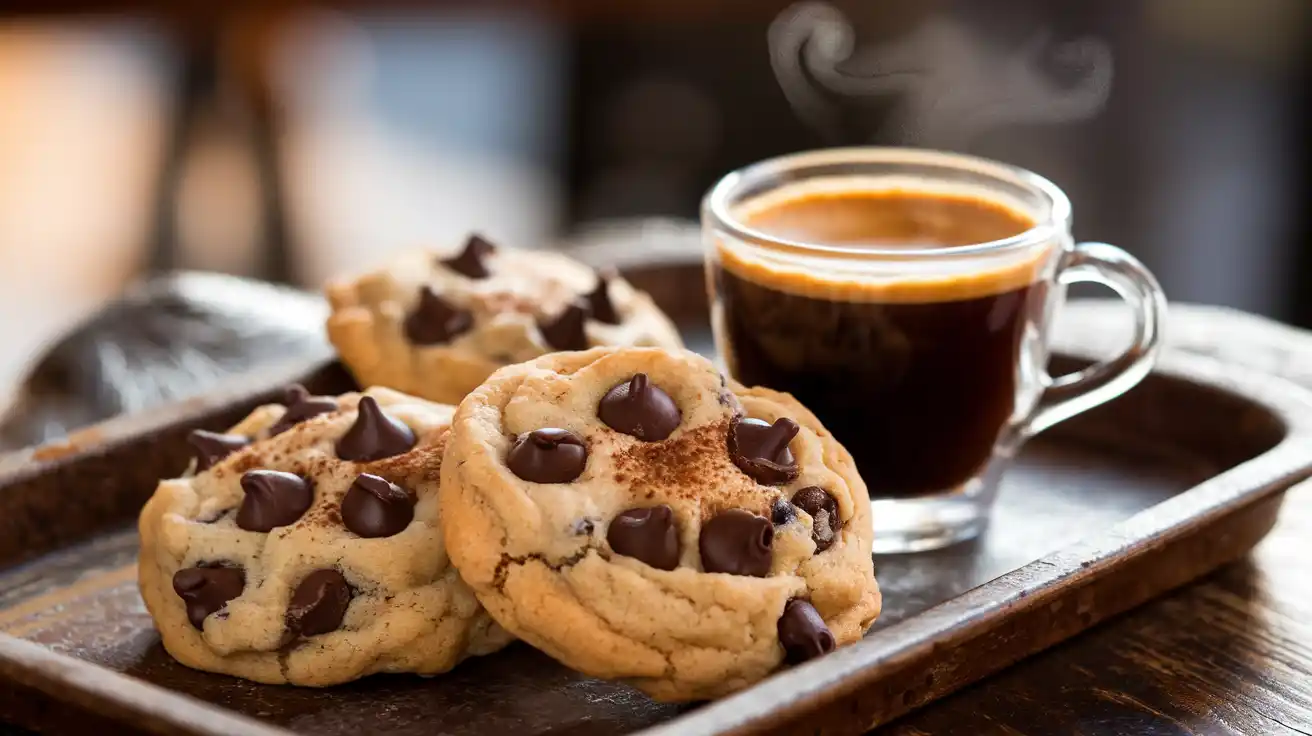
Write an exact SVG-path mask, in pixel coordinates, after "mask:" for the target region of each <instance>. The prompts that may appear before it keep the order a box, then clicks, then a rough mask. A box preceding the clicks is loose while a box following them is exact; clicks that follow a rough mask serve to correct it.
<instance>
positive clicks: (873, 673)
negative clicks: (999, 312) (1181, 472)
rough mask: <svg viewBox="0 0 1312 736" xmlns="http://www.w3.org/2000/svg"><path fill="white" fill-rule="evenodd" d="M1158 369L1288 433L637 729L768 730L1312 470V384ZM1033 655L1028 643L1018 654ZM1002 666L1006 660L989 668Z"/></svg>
mask: <svg viewBox="0 0 1312 736" xmlns="http://www.w3.org/2000/svg"><path fill="white" fill-rule="evenodd" d="M1059 354H1062V355H1069V356H1072V357H1077V358H1095V357H1096V354H1095V351H1093V350H1090V349H1086V348H1080V347H1076V346H1063V347H1062V349H1061V350H1060V351H1059ZM1152 373H1153V374H1157V375H1163V376H1166V377H1169V378H1175V379H1182V380H1185V381H1188V382H1190V383H1194V384H1197V385H1201V386H1205V387H1208V388H1212V389H1219V390H1221V391H1223V392H1225V393H1228V394H1231V395H1234V396H1238V397H1240V398H1243V399H1245V400H1247V401H1249V402H1251V403H1254V404H1257V405H1259V406H1261V407H1263V408H1264V409H1266V410H1267V411H1269V412H1271V413H1272V414H1273V415H1275V416H1276V417H1278V418H1279V419H1280V420H1281V421H1282V422H1283V423H1284V425H1285V427H1286V435H1285V436H1284V437H1283V438H1282V439H1281V440H1280V442H1279V443H1277V444H1276V445H1275V446H1274V447H1272V448H1271V449H1269V450H1267V451H1266V452H1264V453H1262V454H1260V455H1258V456H1256V457H1253V458H1251V459H1249V460H1247V461H1244V462H1242V463H1240V464H1239V465H1236V466H1235V467H1233V468H1230V469H1229V470H1226V471H1224V472H1222V473H1220V474H1218V475H1215V476H1213V477H1211V478H1209V479H1207V480H1205V481H1203V482H1202V483H1199V484H1198V485H1196V486H1193V487H1192V488H1189V489H1187V490H1185V491H1183V492H1181V493H1179V494H1176V495H1175V496H1173V497H1171V498H1169V499H1167V500H1165V501H1163V502H1161V503H1158V504H1154V505H1153V506H1150V507H1148V508H1146V509H1143V510H1142V511H1139V512H1138V513H1136V514H1134V515H1133V516H1131V517H1130V518H1128V519H1125V520H1123V521H1121V522H1119V523H1117V524H1114V525H1112V526H1111V527H1109V528H1107V529H1104V530H1103V531H1101V532H1098V533H1096V534H1094V535H1092V536H1090V537H1087V538H1084V539H1082V540H1079V541H1076V542H1074V543H1072V544H1069V545H1066V546H1065V547H1062V548H1060V549H1057V550H1054V551H1053V552H1051V553H1049V554H1047V555H1044V556H1043V557H1040V558H1038V559H1036V560H1034V561H1032V562H1030V563H1028V564H1026V565H1022V566H1021V567H1018V568H1016V569H1014V570H1012V571H1010V572H1007V573H1005V574H1003V575H1001V576H999V577H997V578H994V579H993V580H990V581H989V582H986V583H983V584H982V585H979V586H976V587H975V588H972V589H970V590H968V591H965V592H963V593H961V594H960V595H957V596H955V597H953V598H950V599H948V600H946V601H943V602H942V603H939V604H937V605H935V606H932V607H930V608H929V609H926V610H925V611H922V612H921V613H918V614H916V615H914V616H911V617H910V618H907V619H905V620H903V621H900V622H898V623H896V624H893V625H892V626H889V627H888V628H886V629H883V630H881V631H879V632H876V633H875V634H874V635H872V636H869V637H867V638H865V639H862V640H861V641H859V642H857V643H855V644H852V645H849V646H847V647H843V648H842V649H840V650H838V651H836V652H834V653H832V654H830V655H828V656H825V657H823V658H820V659H815V660H811V661H809V662H805V663H803V664H801V665H797V666H795V667H792V668H790V669H788V670H784V671H781V672H778V673H775V674H773V675H771V676H770V677H768V678H766V679H765V680H762V681H761V682H758V683H756V684H755V685H753V686H752V687H749V688H747V689H745V690H742V691H740V692H738V693H734V694H732V695H729V696H726V697H724V698H721V699H719V700H717V701H715V702H712V703H707V704H706V705H704V706H702V707H700V708H698V709H696V710H694V711H691V712H689V713H686V714H683V715H680V716H676V717H675V718H672V719H670V720H669V721H666V722H664V723H660V724H657V725H655V726H652V727H649V728H646V729H643V730H642V731H638V732H637V733H636V734H635V735H634V736H675V735H676V734H677V736H724V735H727V734H740V733H741V734H747V733H762V732H766V731H767V730H768V729H769V728H771V727H772V726H774V725H777V724H779V723H780V722H786V721H788V720H791V719H792V718H795V717H797V716H799V715H801V714H804V713H806V712H808V711H810V710H814V709H816V708H819V707H821V706H822V705H824V704H825V702H826V701H828V700H832V699H836V698H838V697H841V696H843V695H846V694H850V693H852V692H855V691H857V690H859V689H860V688H861V687H862V686H863V685H868V684H873V682H874V681H876V680H877V679H878V678H879V677H880V676H881V675H883V674H886V673H889V672H890V671H891V672H896V671H897V670H899V669H900V668H901V667H903V666H905V665H906V664H908V663H910V662H912V661H914V660H915V659H917V658H918V657H920V656H924V655H925V654H926V653H928V652H930V651H932V650H933V649H934V648H935V647H940V646H943V645H944V644H945V643H949V644H950V643H951V641H952V640H954V639H956V640H960V639H962V638H966V637H968V636H969V635H970V634H972V633H974V632H977V631H987V630H988V629H989V628H990V627H991V626H993V625H995V624H997V623H998V622H1000V621H1001V620H1003V619H1004V618H1005V617H1006V616H1007V614H1008V613H1009V612H1010V610H1011V609H1013V608H1015V607H1017V606H1018V605H1019V604H1021V602H1022V601H1024V602H1025V603H1026V604H1028V605H1034V604H1036V603H1041V602H1043V598H1044V595H1043V593H1044V592H1045V591H1048V592H1050V591H1052V590H1055V586H1056V584H1057V583H1061V582H1066V581H1076V580H1081V579H1093V578H1096V577H1099V576H1100V575H1101V574H1103V573H1106V572H1108V571H1110V570H1112V569H1114V568H1115V567H1116V566H1117V564H1118V562H1120V561H1122V560H1123V559H1125V558H1127V557H1128V556H1129V555H1130V553H1132V552H1134V551H1136V550H1141V549H1144V548H1148V547H1155V546H1159V545H1162V544H1165V543H1167V542H1170V541H1172V540H1175V539H1179V538H1180V537H1182V536H1185V535H1186V534H1187V533H1188V532H1189V530H1191V529H1193V528H1196V527H1200V526H1204V525H1206V524H1207V523H1208V522H1210V521H1214V520H1216V519H1220V518H1223V517H1225V516H1227V515H1229V514H1230V513H1233V512H1235V511H1238V510H1239V509H1241V508H1243V507H1246V506H1249V505H1251V504H1254V503H1256V502H1258V501H1261V500H1262V499H1264V498H1267V497H1270V496H1272V495H1276V494H1280V493H1284V492H1285V491H1287V490H1289V488H1291V487H1293V486H1294V485H1297V484H1298V483H1300V482H1302V481H1305V480H1307V479H1308V478H1312V391H1310V390H1309V389H1306V388H1304V387H1302V386H1300V385H1298V384H1296V383H1294V382H1292V381H1289V380H1287V379H1284V378H1281V377H1280V376H1276V375H1273V374H1268V373H1263V372H1260V371H1257V370H1255V369H1252V368H1248V367H1244V366H1239V365H1235V364H1233V363H1227V362H1224V361H1222V360H1219V359H1216V358H1211V357H1207V356H1201V355H1196V354H1187V353H1172V354H1167V355H1162V356H1161V357H1160V359H1159V360H1158V362H1157V364H1156V365H1155V366H1154V368H1153V371H1152ZM1040 651H1041V650H1040ZM1035 653H1037V652H1029V653H1026V654H1025V655H1023V656H1022V657H1021V658H1020V659H1021V660H1024V659H1026V658H1028V657H1030V656H1032V655H1033V654H1035ZM1008 666H1009V665H1008ZM1001 669H1005V667H1000V668H999V669H998V670H995V671H994V672H991V673H990V674H993V673H995V672H997V671H1000V670H1001ZM939 697H942V695H940V696H939ZM871 727H873V725H866V726H864V728H867V729H868V728H871Z"/></svg>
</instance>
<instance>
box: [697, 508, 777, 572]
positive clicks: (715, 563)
mask: <svg viewBox="0 0 1312 736" xmlns="http://www.w3.org/2000/svg"><path fill="white" fill-rule="evenodd" d="M773 543H774V526H773V525H771V524H770V520H769V519H767V518H765V517H764V516H757V515H756V514H753V513H751V512H749V511H744V510H742V509H729V510H728V511H724V512H721V513H720V514H718V515H717V516H715V517H713V518H712V519H711V520H710V521H708V522H706V523H705V524H703V525H702V534H701V537H700V538H699V539H698V540H697V546H698V547H699V549H700V550H701V553H702V569H703V570H705V571H706V572H727V573H729V574H730V575H751V576H753V577H758V578H763V577H765V576H766V575H768V574H769V573H770V566H771V564H772V563H773V562H774V551H773V550H772V549H771V547H770V545H771V544H773Z"/></svg>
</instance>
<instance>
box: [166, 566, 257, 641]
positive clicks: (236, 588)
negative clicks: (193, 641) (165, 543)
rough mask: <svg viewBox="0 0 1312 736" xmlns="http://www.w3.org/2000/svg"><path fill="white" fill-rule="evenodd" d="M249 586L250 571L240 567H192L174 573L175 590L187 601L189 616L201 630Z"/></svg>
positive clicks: (192, 623)
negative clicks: (247, 583) (218, 611)
mask: <svg viewBox="0 0 1312 736" xmlns="http://www.w3.org/2000/svg"><path fill="white" fill-rule="evenodd" d="M245 587H246V573H245V572H243V571H242V569H241V568H239V567H207V566H201V567H188V568H186V569H184V570H178V571H177V572H176V573H174V574H173V592H174V593H177V594H178V597H179V598H181V599H182V600H183V601H184V602H185V603H186V607H187V620H188V621H190V622H191V625H192V626H194V627H196V629H197V630H200V629H204V628H205V618H206V617H207V616H209V615H210V614H211V613H214V612H215V611H217V610H219V609H220V608H223V607H224V606H225V605H226V604H227V603H228V601H230V600H232V599H233V598H236V597H237V596H239V595H241V592H242V590H243V589H244V588H245Z"/></svg>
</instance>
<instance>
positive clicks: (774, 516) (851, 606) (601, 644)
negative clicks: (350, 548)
mask: <svg viewBox="0 0 1312 736" xmlns="http://www.w3.org/2000/svg"><path fill="white" fill-rule="evenodd" d="M439 498H440V506H441V509H442V511H441V517H442V525H443V528H444V529H445V531H446V535H447V543H448V549H449V551H450V554H451V559H452V562H453V563H454V564H455V565H456V567H457V568H458V569H459V570H460V572H461V575H462V577H463V578H464V579H465V581H466V582H468V583H469V584H470V585H471V586H472V587H473V588H474V591H475V593H476V594H477V595H478V598H479V600H480V601H481V602H482V603H483V605H484V606H485V607H486V608H487V610H488V612H489V613H491V614H492V616H493V618H495V619H496V620H497V621H498V622H499V623H500V624H501V625H502V626H504V627H505V628H506V629H508V630H510V631H511V633H513V634H515V635H516V636H518V637H520V638H522V639H524V640H525V641H527V642H529V643H531V644H533V645H534V646H536V647H538V648H539V649H542V650H543V651H545V652H547V653H548V654H550V655H551V656H552V657H555V658H556V659H558V660H559V661H561V662H563V663H565V664H566V665H569V666H570V667H573V668H575V669H577V670H580V671H582V672H584V673H587V674H589V675H592V676H596V677H603V678H616V679H623V680H626V681H628V682H630V683H632V684H633V685H635V686H636V687H638V688H640V689H642V690H643V691H645V692H647V693H648V694H650V695H651V696H653V697H654V698H657V699H660V700H669V701H677V700H698V699H705V698H712V697H717V696H721V695H724V694H726V693H730V692H733V691H735V690H738V689H741V688H743V687H746V686H748V685H750V684H752V683H753V682H756V681H758V680H760V679H761V678H763V677H765V676H766V675H768V674H770V673H771V672H773V671H774V670H776V669H778V668H779V667H781V666H784V665H786V664H788V663H790V662H798V661H802V660H805V659H810V658H812V657H816V656H820V655H822V654H825V653H827V652H829V651H831V650H832V649H833V648H834V647H836V646H841V645H843V644H848V643H851V642H854V641H856V640H858V639H859V638H860V637H861V636H862V635H863V634H864V633H865V631H866V630H867V629H868V628H869V627H870V625H871V623H872V622H873V621H874V620H875V617H876V616H877V615H878V614H879V610H880V594H879V588H878V586H877V585H876V583H875V578H874V570H873V566H872V562H871V556H870V545H871V531H870V501H869V498H868V496H867V493H866V487H865V484H864V483H862V481H861V478H860V477H859V476H858V474H857V472H856V470H855V467H854V465H853V461H852V457H851V456H850V455H849V454H848V453H847V451H845V450H844V449H843V448H842V446H841V445H839V444H838V442H837V441H835V440H834V438H833V437H832V436H831V435H830V434H829V433H828V432H827V431H825V429H824V427H823V426H821V424H820V422H819V421H818V420H817V419H816V418H815V416H814V415H812V414H811V413H810V412H809V411H807V410H806V409H805V408H804V407H802V406H801V405H800V404H799V403H798V402H797V401H796V400H794V399H793V398H792V397H791V396H789V395H787V394H783V393H778V392H775V391H770V390H766V389H761V388H743V387H741V386H737V385H734V384H731V383H728V382H726V381H725V380H724V378H723V376H722V375H721V374H720V373H719V372H717V371H716V369H715V367H714V366H713V365H712V364H711V363H710V362H709V361H707V360H706V359H704V358H701V357H699V356H697V355H695V354H692V353H689V352H686V351H664V350H659V349H641V348H629V349H616V348H597V349H594V350H590V351H586V352H578V353H561V354H557V355H550V356H546V357H543V358H540V359H538V360H535V361H532V362H529V363H525V364H522V365H517V366H510V367H507V368H504V369H502V370H500V371H497V372H496V373H495V374H493V376H492V377H491V378H490V379H489V380H488V381H487V383H485V384H484V385H483V386H482V387H480V388H478V389H477V390H475V391H474V392H473V393H471V394H470V395H469V397H468V398H466V399H465V401H464V402H463V403H461V405H460V408H459V409H458V410H457V412H456V416H455V420H454V422H453V424H452V433H451V441H450V446H449V447H448V448H447V455H446V459H445V462H444V463H443V465H442V488H441V491H440V493H439Z"/></svg>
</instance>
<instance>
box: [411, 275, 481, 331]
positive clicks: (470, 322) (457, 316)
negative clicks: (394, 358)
mask: <svg viewBox="0 0 1312 736" xmlns="http://www.w3.org/2000/svg"><path fill="white" fill-rule="evenodd" d="M404 326H405V337H406V339H407V340H409V341H410V343H411V344H413V345H438V344H440V343H445V342H450V341H451V339H452V338H455V337H457V336H459V335H462V334H464V333H466V332H469V330H470V329H472V328H473V326H474V315H473V314H472V313H471V312H470V311H469V310H468V309H460V308H458V307H456V306H455V305H453V304H451V303H450V302H448V301H447V300H445V299H443V298H442V297H440V296H438V295H437V293H436V292H434V291H433V289H432V288H431V287H428V286H424V287H422V288H420V289H419V304H418V305H417V306H416V307H415V310H414V311H413V312H411V313H410V314H409V316H407V317H406V318H405V325H404Z"/></svg>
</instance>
